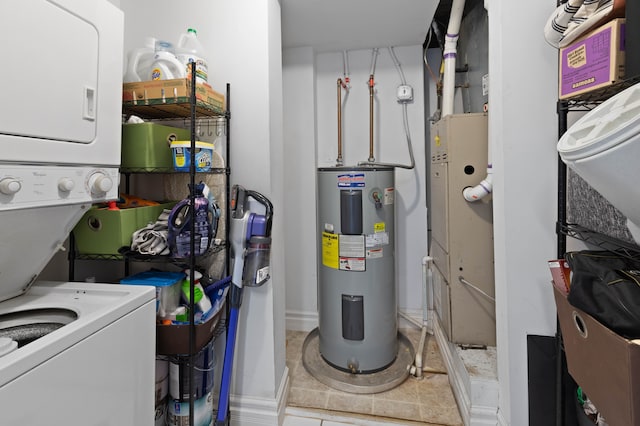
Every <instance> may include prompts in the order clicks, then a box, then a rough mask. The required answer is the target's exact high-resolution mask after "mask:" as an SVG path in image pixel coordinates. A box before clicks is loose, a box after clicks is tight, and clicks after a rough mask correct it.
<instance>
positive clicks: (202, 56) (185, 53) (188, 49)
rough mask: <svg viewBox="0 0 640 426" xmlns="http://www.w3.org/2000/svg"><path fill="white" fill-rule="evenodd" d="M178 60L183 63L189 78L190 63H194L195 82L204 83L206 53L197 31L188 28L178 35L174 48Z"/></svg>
mask: <svg viewBox="0 0 640 426" xmlns="http://www.w3.org/2000/svg"><path fill="white" fill-rule="evenodd" d="M176 56H177V57H178V60H179V61H180V62H181V63H183V64H184V66H185V70H186V75H187V78H191V63H192V62H195V63H196V83H206V82H207V78H208V72H209V71H208V70H209V67H208V65H207V59H206V57H207V55H206V53H205V52H204V48H203V47H202V44H201V43H200V40H198V35H197V31H196V30H195V29H193V28H189V29H188V30H187V32H186V33H184V34H182V35H180V38H179V39H178V47H177V49H176Z"/></svg>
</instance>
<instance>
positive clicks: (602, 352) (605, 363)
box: [553, 286, 640, 426]
mask: <svg viewBox="0 0 640 426" xmlns="http://www.w3.org/2000/svg"><path fill="white" fill-rule="evenodd" d="M553 294H554V297H555V300H556V307H557V310H558V319H559V321H560V328H561V330H562V340H563V343H564V349H565V353H566V356H567V366H568V369H569V373H570V374H571V376H572V377H573V378H574V380H575V381H576V383H578V385H579V386H581V387H582V389H583V390H584V391H585V393H586V394H587V396H588V397H589V399H590V400H591V401H592V402H593V403H594V405H595V406H596V407H597V408H598V411H599V412H600V413H601V414H602V415H603V416H604V419H605V421H606V422H607V424H609V426H638V425H640V344H637V343H636V342H637V341H635V340H634V341H631V340H627V339H625V338H623V337H621V336H619V335H618V334H616V333H614V332H613V331H611V330H609V329H608V328H607V327H605V326H603V325H602V324H600V323H599V322H598V321H596V320H595V319H594V318H593V317H591V316H590V315H588V314H586V313H585V312H583V311H581V310H580V309H577V308H575V307H573V306H572V305H570V304H569V302H568V301H567V297H566V296H565V295H564V294H562V292H561V291H559V290H558V289H557V288H556V287H555V286H554V287H553ZM639 343H640V342H639Z"/></svg>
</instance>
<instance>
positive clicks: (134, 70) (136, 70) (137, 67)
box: [122, 37, 156, 83]
mask: <svg viewBox="0 0 640 426" xmlns="http://www.w3.org/2000/svg"><path fill="white" fill-rule="evenodd" d="M155 45H156V39H155V38H153V37H147V38H146V40H145V45H144V47H138V48H137V49H132V50H130V51H129V53H128V54H127V69H126V70H125V73H124V76H123V78H122V80H123V81H124V82H125V83H132V82H136V81H143V80H146V79H147V77H148V75H149V72H150V69H151V64H153V57H154V55H155Z"/></svg>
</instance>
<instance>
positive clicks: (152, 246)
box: [131, 209, 171, 256]
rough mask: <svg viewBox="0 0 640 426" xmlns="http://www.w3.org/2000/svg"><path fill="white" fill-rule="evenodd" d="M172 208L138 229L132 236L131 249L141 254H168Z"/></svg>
mask: <svg viewBox="0 0 640 426" xmlns="http://www.w3.org/2000/svg"><path fill="white" fill-rule="evenodd" d="M170 213H171V210H167V209H164V210H163V211H162V213H160V216H158V219H157V220H156V221H155V222H154V223H149V224H148V225H147V226H145V227H144V228H141V229H138V230H137V231H135V232H134V233H133V235H132V236H131V250H133V251H137V252H138V253H140V254H147V255H152V256H158V255H168V254H169V244H168V243H167V236H168V234H169V214H170Z"/></svg>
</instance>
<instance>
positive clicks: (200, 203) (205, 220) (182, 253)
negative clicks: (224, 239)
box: [167, 182, 213, 258]
mask: <svg viewBox="0 0 640 426" xmlns="http://www.w3.org/2000/svg"><path fill="white" fill-rule="evenodd" d="M204 186H205V185H204V183H202V182H200V183H199V184H196V185H195V188H194V205H195V235H194V245H195V255H196V256H199V255H202V254H204V253H205V252H206V251H207V250H209V247H210V245H211V240H212V238H213V227H212V220H213V209H212V207H211V205H210V204H209V200H208V199H207V197H205V196H204V194H203V190H204ZM168 228H169V229H168V238H167V240H168V243H169V250H170V252H171V256H173V257H175V258H184V257H188V256H190V253H191V205H190V199H189V198H185V199H184V200H182V201H180V202H179V203H178V204H176V205H175V206H174V207H173V209H171V213H169V221H168Z"/></svg>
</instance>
